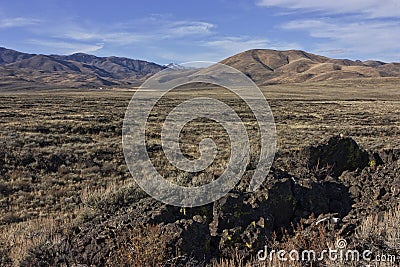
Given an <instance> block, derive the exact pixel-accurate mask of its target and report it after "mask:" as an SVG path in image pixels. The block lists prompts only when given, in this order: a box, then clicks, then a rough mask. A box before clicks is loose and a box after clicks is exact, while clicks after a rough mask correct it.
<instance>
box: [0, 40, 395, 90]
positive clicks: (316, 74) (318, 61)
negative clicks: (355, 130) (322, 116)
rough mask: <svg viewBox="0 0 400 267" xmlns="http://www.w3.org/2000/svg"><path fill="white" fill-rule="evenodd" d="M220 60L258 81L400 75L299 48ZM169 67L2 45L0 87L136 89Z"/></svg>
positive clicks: (380, 65)
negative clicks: (37, 51)
mask: <svg viewBox="0 0 400 267" xmlns="http://www.w3.org/2000/svg"><path fill="white" fill-rule="evenodd" d="M221 63H224V64H227V65H229V66H232V67H234V68H236V69H238V70H240V71H242V72H243V73H244V74H246V75H247V76H248V77H250V78H251V79H252V80H253V81H254V82H256V83H257V84H259V85H269V84H284V83H302V82H314V81H327V80H341V79H362V78H381V77H400V63H385V62H381V61H373V60H368V61H359V60H356V61H352V60H348V59H332V58H328V57H324V56H319V55H315V54H311V53H307V52H304V51H300V50H288V51H277V50H270V49H253V50H248V51H245V52H242V53H239V54H236V55H234V56H231V57H229V58H227V59H224V60H222V61H221ZM171 66H172V65H171ZM173 66H174V68H176V64H173ZM167 67H170V65H165V66H161V65H158V64H156V63H152V62H147V61H143V60H137V59H129V58H123V57H97V56H93V55H88V54H84V53H77V54H72V55H41V54H27V53H22V52H18V51H14V50H11V49H7V48H2V47H0V90H1V89H2V88H3V89H10V88H12V89H28V88H42V87H43V88H48V87H49V86H50V87H53V88H99V87H134V86H138V85H140V84H141V83H142V82H143V81H144V80H145V79H147V78H148V77H150V76H151V75H153V74H155V73H157V72H159V71H161V70H163V69H165V68H167Z"/></svg>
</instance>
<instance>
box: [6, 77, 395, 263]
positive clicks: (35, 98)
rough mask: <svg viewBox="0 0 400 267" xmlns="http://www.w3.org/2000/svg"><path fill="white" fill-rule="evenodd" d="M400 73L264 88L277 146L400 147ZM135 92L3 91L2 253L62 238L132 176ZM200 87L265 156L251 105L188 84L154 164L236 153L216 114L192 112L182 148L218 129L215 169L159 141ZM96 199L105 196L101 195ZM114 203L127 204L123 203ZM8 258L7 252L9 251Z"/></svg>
mask: <svg viewBox="0 0 400 267" xmlns="http://www.w3.org/2000/svg"><path fill="white" fill-rule="evenodd" d="M398 84H399V80H398V79H386V80H384V79H382V80H368V79H366V80H359V81H340V82H334V83H333V82H332V83H329V82H324V83H319V84H307V83H304V84H295V85H293V84H292V85H272V86H267V87H263V88H262V91H263V93H264V95H265V96H266V98H267V100H268V102H269V105H270V107H271V109H272V112H273V114H274V118H275V123H276V128H277V136H278V140H277V152H278V154H285V153H289V152H290V151H295V150H299V149H300V148H301V147H304V146H307V145H309V144H314V143H316V142H319V141H321V140H322V139H324V138H327V137H330V136H333V135H338V134H343V135H345V136H351V137H352V138H354V139H355V140H356V141H357V142H358V143H359V144H360V145H361V146H362V147H364V148H366V149H371V150H372V149H373V150H379V149H387V148H397V149H398V148H400V139H399V136H400V90H399V87H398ZM132 94H133V92H130V91H123V90H118V91H112V90H93V91H85V90H76V91H63V90H57V91H55V92H52V91H49V90H46V91H19V92H17V93H13V92H3V93H0V122H1V128H0V233H1V234H0V254H1V252H2V251H1V250H3V253H5V254H7V255H9V257H10V258H11V259H13V260H14V261H15V262H16V263H18V261H19V260H20V259H21V258H23V257H24V256H25V255H26V253H27V251H28V249H29V248H30V247H33V246H35V245H36V244H39V243H40V242H42V241H43V240H45V239H48V238H52V239H57V238H59V237H60V235H61V234H62V232H60V231H56V230H57V229H61V228H62V227H63V226H65V225H71V224H74V223H76V222H77V221H79V220H81V219H82V217H85V216H90V214H88V207H93V206H96V205H101V202H100V204H99V200H98V199H97V200H96V197H98V196H104V197H106V196H107V194H110V192H115V191H116V190H120V189H121V188H124V187H126V186H129V184H130V183H131V182H132V181H133V179H132V177H131V175H130V173H129V171H128V169H127V167H126V165H125V161H124V156H123V151H122V144H121V129H122V122H123V118H124V113H125V110H126V107H127V105H128V103H129V100H130V98H131V96H132ZM193 96H208V97H218V98H219V99H221V100H223V101H225V102H226V103H229V104H230V105H231V106H232V107H233V108H234V109H235V111H237V112H238V113H239V114H240V115H241V117H242V118H243V120H244V121H245V122H246V127H247V128H248V129H249V135H250V136H251V138H252V152H251V153H252V154H253V156H254V157H257V155H256V154H257V138H258V135H257V131H256V130H257V128H256V127H253V126H255V122H254V118H253V117H252V115H251V114H249V110H248V109H247V108H246V107H245V106H244V105H243V103H242V102H241V101H240V100H239V99H237V98H236V97H235V96H234V95H232V94H230V93H228V92H226V91H220V90H213V89H204V90H183V91H175V92H171V93H169V94H168V95H167V96H166V97H165V98H163V99H162V101H160V103H159V104H158V106H157V108H159V109H160V110H159V111H156V114H157V116H153V117H151V119H150V120H149V125H148V134H147V138H148V140H147V144H148V147H150V148H154V149H153V150H152V152H151V153H150V155H151V156H152V159H153V163H154V164H155V165H156V167H157V168H158V169H159V170H160V172H162V173H164V174H165V175H167V176H168V175H169V176H170V177H171V179H172V180H174V181H175V182H177V183H181V184H191V185H199V184H202V183H204V182H205V181H209V180H210V179H211V180H212V179H214V177H216V176H218V175H219V174H220V173H221V172H222V171H223V169H224V166H225V163H226V159H227V157H229V150H228V149H227V146H228V142H227V139H226V133H225V135H224V131H223V129H222V128H221V127H219V126H218V125H216V124H215V123H212V122H210V121H207V120H205V121H204V120H198V121H193V122H192V123H191V124H190V125H188V126H187V128H186V130H185V133H184V134H183V135H182V141H183V146H182V149H183V151H184V152H185V153H186V154H187V156H188V157H193V158H196V157H198V156H199V154H198V150H197V144H198V142H199V141H200V140H201V139H202V138H204V137H211V138H213V139H214V140H215V141H216V143H217V145H218V146H219V147H220V148H221V149H220V154H219V155H218V158H217V160H216V161H215V162H214V163H213V164H212V165H211V166H210V167H209V168H210V169H208V170H207V171H205V172H203V173H200V174H197V176H188V175H185V174H184V173H180V172H179V170H176V169H174V167H173V166H169V165H168V163H167V162H166V159H165V158H163V157H162V151H161V149H160V147H159V144H160V140H159V136H160V132H159V131H160V129H161V127H160V125H161V124H160V122H161V121H162V120H163V118H164V116H165V115H166V114H167V113H168V111H169V110H171V109H172V108H173V107H174V106H175V105H176V104H178V103H180V102H182V101H183V100H185V99H189V98H191V97H193ZM96 201H97V202H96ZM115 205H123V203H122V204H121V202H116V203H115ZM0 263H1V257H0Z"/></svg>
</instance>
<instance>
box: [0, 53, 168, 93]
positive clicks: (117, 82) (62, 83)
mask: <svg viewBox="0 0 400 267" xmlns="http://www.w3.org/2000/svg"><path fill="white" fill-rule="evenodd" d="M164 68H165V67H163V66H160V65H158V64H155V63H151V62H147V61H143V60H136V59H129V58H121V57H97V56H93V55H87V54H83V53H77V54H73V55H68V56H61V55H36V54H25V53H21V52H18V51H14V50H11V49H7V48H0V88H4V87H10V86H11V87H16V88H30V87H43V86H48V85H51V86H56V87H68V88H79V87H89V88H90V87H92V88H93V87H102V86H137V85H140V84H141V83H142V82H143V81H144V80H145V79H146V78H148V77H149V76H151V75H153V74H155V73H157V72H159V71H160V70H163V69H164Z"/></svg>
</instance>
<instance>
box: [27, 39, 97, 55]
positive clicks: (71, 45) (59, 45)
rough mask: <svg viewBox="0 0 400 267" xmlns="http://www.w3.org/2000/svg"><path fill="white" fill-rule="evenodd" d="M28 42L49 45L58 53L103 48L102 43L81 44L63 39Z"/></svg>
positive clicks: (89, 51)
mask: <svg viewBox="0 0 400 267" xmlns="http://www.w3.org/2000/svg"><path fill="white" fill-rule="evenodd" d="M28 43H30V44H33V45H39V46H41V47H50V48H51V50H52V51H56V52H55V53H60V54H73V53H79V52H80V53H92V52H95V51H97V50H100V49H102V48H103V46H104V44H102V43H97V44H83V43H76V42H64V41H49V40H38V39H31V40H28Z"/></svg>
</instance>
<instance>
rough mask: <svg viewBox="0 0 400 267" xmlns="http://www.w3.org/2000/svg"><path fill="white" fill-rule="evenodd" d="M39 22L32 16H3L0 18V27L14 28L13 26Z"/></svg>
mask: <svg viewBox="0 0 400 267" xmlns="http://www.w3.org/2000/svg"><path fill="white" fill-rule="evenodd" d="M38 23H40V20H38V19H33V18H22V17H17V18H3V19H0V28H2V29H4V28H15V27H24V26H29V25H35V24H38Z"/></svg>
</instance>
